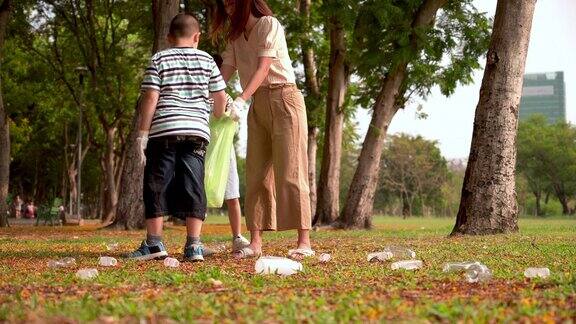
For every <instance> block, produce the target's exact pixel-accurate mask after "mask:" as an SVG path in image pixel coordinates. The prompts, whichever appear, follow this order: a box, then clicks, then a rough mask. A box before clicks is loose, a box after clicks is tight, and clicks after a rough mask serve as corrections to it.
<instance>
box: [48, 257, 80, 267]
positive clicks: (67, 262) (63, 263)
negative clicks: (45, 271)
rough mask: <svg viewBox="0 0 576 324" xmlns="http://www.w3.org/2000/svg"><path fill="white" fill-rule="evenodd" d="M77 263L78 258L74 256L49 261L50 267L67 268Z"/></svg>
mask: <svg viewBox="0 0 576 324" xmlns="http://www.w3.org/2000/svg"><path fill="white" fill-rule="evenodd" d="M75 265H76V259H74V258H70V257H67V258H62V259H60V260H50V261H48V267H50V268H67V267H73V266H75Z"/></svg>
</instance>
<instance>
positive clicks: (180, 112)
mask: <svg viewBox="0 0 576 324" xmlns="http://www.w3.org/2000/svg"><path fill="white" fill-rule="evenodd" d="M199 40H200V26H199V24H198V20H196V18H194V16H192V15H189V14H179V15H177V16H176V17H174V19H172V22H171V23H170V30H169V34H168V41H169V43H170V44H171V45H172V48H170V49H167V50H164V51H161V52H159V53H156V54H155V55H154V56H152V60H151V64H150V67H148V68H147V69H146V73H145V77H144V80H143V82H142V87H141V88H142V91H143V95H142V100H141V106H140V107H141V120H140V125H139V126H140V128H139V135H138V138H137V140H136V141H137V144H138V145H139V153H140V161H141V162H142V163H145V164H146V167H145V171H144V206H145V216H146V230H147V235H146V239H145V240H144V241H143V242H142V244H141V245H140V248H138V249H137V250H136V251H134V252H131V253H130V254H128V256H127V257H128V258H132V259H137V260H151V259H156V258H163V257H166V256H167V255H168V253H167V251H166V248H165V247H164V244H163V243H162V226H163V217H164V216H167V215H172V216H176V217H178V218H183V219H186V232H187V237H186V244H185V246H184V260H187V261H203V260H204V256H203V254H204V251H203V250H204V248H203V245H202V243H201V242H200V232H201V230H202V222H203V221H204V218H205V217H206V195H205V193H204V155H205V153H206V146H207V143H208V141H209V140H210V130H209V128H208V119H209V115H210V105H209V99H210V98H211V99H212V100H213V101H214V107H213V113H214V115H215V116H216V117H218V118H219V117H220V116H222V115H223V113H224V109H225V105H226V94H225V92H224V90H225V88H226V84H225V83H224V81H223V79H222V76H221V75H220V70H218V67H217V66H216V63H215V62H214V60H213V59H212V57H211V56H210V55H208V54H207V53H205V52H203V51H200V50H198V49H197V47H198V42H199ZM148 138H149V140H148Z"/></svg>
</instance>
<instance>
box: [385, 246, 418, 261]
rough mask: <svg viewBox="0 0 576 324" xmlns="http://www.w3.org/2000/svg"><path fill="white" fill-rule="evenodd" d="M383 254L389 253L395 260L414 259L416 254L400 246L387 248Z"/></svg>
mask: <svg viewBox="0 0 576 324" xmlns="http://www.w3.org/2000/svg"><path fill="white" fill-rule="evenodd" d="M384 252H389V253H391V254H392V257H393V258H395V259H415V258H416V252H414V251H412V250H410V249H409V248H405V247H402V246H387V247H385V248H384Z"/></svg>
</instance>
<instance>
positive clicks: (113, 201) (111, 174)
mask: <svg viewBox="0 0 576 324" xmlns="http://www.w3.org/2000/svg"><path fill="white" fill-rule="evenodd" d="M116 130H117V128H116V127H114V126H112V127H109V128H108V129H107V130H106V146H105V148H104V157H103V160H104V161H103V167H104V168H103V169H104V170H103V171H104V182H105V189H104V193H105V197H104V199H105V200H104V206H105V208H104V213H103V215H102V223H108V222H110V221H111V220H112V219H114V216H115V214H116V205H117V202H118V195H117V190H116V189H117V188H116V173H115V164H116V163H115V152H114V146H115V145H114V139H115V136H116Z"/></svg>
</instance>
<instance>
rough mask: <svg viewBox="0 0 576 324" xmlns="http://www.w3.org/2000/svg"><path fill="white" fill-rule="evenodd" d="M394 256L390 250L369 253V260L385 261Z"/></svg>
mask: <svg viewBox="0 0 576 324" xmlns="http://www.w3.org/2000/svg"><path fill="white" fill-rule="evenodd" d="M393 257H394V255H393V254H392V253H391V252H389V251H385V252H374V253H368V262H384V261H388V260H390V259H392V258H393Z"/></svg>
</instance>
